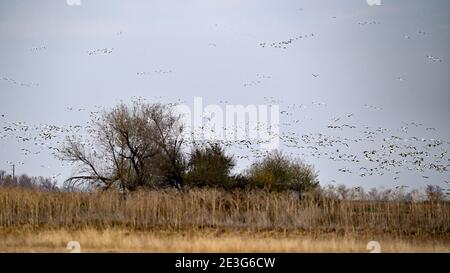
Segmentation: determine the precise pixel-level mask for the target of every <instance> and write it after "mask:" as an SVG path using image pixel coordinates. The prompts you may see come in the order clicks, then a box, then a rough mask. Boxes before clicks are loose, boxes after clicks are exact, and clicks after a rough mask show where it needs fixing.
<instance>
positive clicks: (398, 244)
mask: <svg viewBox="0 0 450 273" xmlns="http://www.w3.org/2000/svg"><path fill="white" fill-rule="evenodd" d="M73 240H74V241H78V242H80V245H81V251H82V252H282V253H283V252H369V251H368V250H367V249H366V246H367V243H368V242H369V241H371V240H377V241H379V242H380V245H381V251H382V252H450V238H449V236H448V235H447V236H445V238H444V237H433V236H426V237H398V236H392V235H386V234H379V235H374V236H367V235H357V234H347V235H343V236H338V235H336V234H334V233H328V234H320V235H312V234H304V233H300V232H289V233H283V232H277V231H261V232H250V231H239V232H236V231H218V230H214V229H206V230H197V231H194V230H190V231H178V232H168V231H163V230H148V231H131V230H126V229H106V230H96V229H83V230H67V229H57V230H48V229H45V230H40V231H30V230H14V231H13V230H2V231H1V232H0V251H1V252H69V250H67V249H66V246H67V243H68V242H69V241H73Z"/></svg>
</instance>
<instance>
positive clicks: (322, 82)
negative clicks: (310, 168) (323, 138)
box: [0, 0, 450, 187]
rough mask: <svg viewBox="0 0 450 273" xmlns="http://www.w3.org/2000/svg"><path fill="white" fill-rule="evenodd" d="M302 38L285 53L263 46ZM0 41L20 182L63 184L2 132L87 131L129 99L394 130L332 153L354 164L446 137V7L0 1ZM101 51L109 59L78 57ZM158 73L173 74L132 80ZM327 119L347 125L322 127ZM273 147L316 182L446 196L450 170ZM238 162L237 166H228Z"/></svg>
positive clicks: (1, 76)
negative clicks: (270, 103) (379, 152)
mask: <svg viewBox="0 0 450 273" xmlns="http://www.w3.org/2000/svg"><path fill="white" fill-rule="evenodd" d="M311 34H314V35H313V36H312V35H311ZM305 35H307V37H305ZM299 36H302V38H301V39H298V40H295V41H293V42H292V43H291V44H289V45H288V46H287V48H286V49H279V48H273V47H270V46H269V44H270V43H272V42H278V41H286V40H289V39H290V38H295V37H299ZM0 41H1V42H0V115H4V117H3V118H0V125H1V127H3V128H0V134H3V135H4V137H3V138H1V137H0V169H5V170H9V169H10V167H9V165H8V163H7V161H14V162H19V161H21V162H23V163H24V164H23V165H21V166H19V167H18V172H19V173H22V172H26V173H28V174H31V175H45V176H51V175H55V174H58V173H62V175H61V176H59V177H58V179H59V180H60V181H62V180H64V178H66V177H67V176H68V175H69V174H70V172H71V169H70V167H67V166H66V167H62V166H61V165H60V164H59V162H58V161H57V160H56V159H54V157H53V156H52V155H51V154H50V153H49V152H48V151H47V152H42V153H39V154H36V155H35V154H33V153H31V154H29V155H24V153H23V150H22V149H24V148H26V149H30V150H32V151H34V150H33V149H34V147H33V145H32V144H30V143H26V142H21V141H17V139H15V138H12V137H7V136H6V135H7V134H9V132H5V127H6V126H10V125H11V123H12V122H26V123H27V124H30V125H36V126H38V125H39V124H44V123H45V124H59V125H64V124H77V123H84V122H86V121H87V120H88V118H89V111H93V110H95V109H96V108H95V105H100V106H103V107H110V106H113V105H115V104H117V103H118V102H120V100H123V101H130V99H131V97H133V96H142V97H145V98H148V99H151V98H152V97H154V96H163V98H164V100H167V101H174V100H177V99H182V100H184V101H187V103H188V104H189V103H190V104H192V102H193V99H194V96H202V97H203V100H204V104H210V103H211V104H212V103H219V101H221V100H227V101H229V103H231V104H244V105H247V104H255V105H258V104H266V103H267V101H266V100H264V97H265V96H266V97H267V96H273V97H275V98H276V99H277V100H279V101H280V107H281V108H282V109H286V107H287V106H288V105H290V104H294V103H295V104H298V105H300V104H303V105H304V106H305V107H302V108H301V109H298V110H296V111H295V113H294V114H293V116H292V117H284V116H282V122H287V121H288V119H289V120H292V119H298V120H300V122H299V123H298V124H297V125H295V126H294V125H290V126H287V127H286V128H281V131H282V132H295V133H296V134H297V135H299V136H301V135H307V134H312V135H315V136H317V134H327V135H331V136H334V137H348V138H352V139H357V138H359V137H361V136H363V135H364V133H363V131H364V130H365V129H364V126H369V127H370V128H371V130H372V129H376V128H379V127H382V128H386V129H389V130H391V131H390V132H388V133H385V135H382V136H379V138H378V139H377V140H376V141H375V142H374V143H369V144H367V143H354V144H352V145H350V147H348V148H341V151H340V153H343V152H342V151H343V149H344V153H345V154H352V155H356V156H357V157H358V158H359V159H361V160H362V161H363V160H364V155H363V154H362V151H364V150H368V149H372V148H373V149H379V148H380V147H381V145H382V144H383V142H382V140H383V138H386V137H390V136H393V135H394V136H400V137H405V138H407V137H413V136H415V137H417V138H419V139H421V138H425V139H441V140H444V141H449V140H450V126H449V124H450V123H449V118H450V108H449V105H450V104H449V103H450V77H449V76H450V65H449V57H450V54H449V53H450V2H449V1H447V0H441V1H438V0H427V1H417V0H405V1H387V0H384V1H383V0H382V5H381V6H369V5H368V4H367V2H366V1H365V0H351V1H331V0H329V1H327V0H322V1H317V0H314V1H287V0H286V1H276V0H245V1H244V0H242V1H237V0H222V1H220V0H217V1H206V0H204V1H199V0H196V1H187V0H183V1H168V0H161V1H112V0H95V1H93V0H91V1H88V0H81V5H80V6H70V5H68V4H67V3H66V1H65V0H58V1H57V0H47V1H43V0H42V1H41V0H40V1H31V0H28V1H4V0H1V1H0ZM260 43H266V44H267V45H266V46H265V47H261V46H260ZM104 48H108V49H113V50H112V52H111V53H110V54H103V53H100V54H93V55H89V54H88V52H90V51H95V50H97V49H104ZM155 70H163V71H172V72H171V73H167V74H158V73H153V74H151V75H137V73H138V72H144V71H148V72H151V71H155ZM257 74H264V75H268V76H270V78H269V79H263V80H261V83H259V84H254V85H251V86H245V83H251V82H252V81H257V80H258V79H259V78H258V76H257ZM312 74H315V75H319V76H317V77H315V76H313V75H312ZM12 79H13V80H12ZM20 83H22V85H21V84H20ZM313 102H321V103H325V104H326V105H317V104H313ZM365 105H371V106H374V107H366V106H365ZM68 107H73V108H74V109H79V108H83V109H86V110H85V111H74V110H72V111H70V110H68V109H67V108H68ZM283 107H284V108H283ZM375 107H376V108H375ZM350 113H353V114H354V115H353V116H351V117H349V118H348V119H345V120H344V118H345V117H346V115H348V114H350ZM338 117H341V118H342V119H341V121H340V122H341V123H342V122H343V121H345V123H348V124H350V125H354V126H357V127H356V128H355V129H345V130H336V129H329V128H327V126H328V125H330V123H331V122H332V121H333V120H334V119H336V118H338ZM402 121H403V122H407V123H411V122H416V123H421V124H423V125H421V126H418V127H416V126H414V125H412V126H411V125H409V126H408V129H407V132H405V131H402V128H401V127H402V126H404V125H405V124H404V123H402ZM426 128H435V129H436V130H431V129H430V130H426ZM427 143H428V142H427ZM419 144H420V143H418V144H417V145H419ZM414 145H416V144H414ZM420 145H421V144H420ZM369 146H370V147H369ZM372 146H373V147H372ZM448 147H449V145H448V142H447V143H444V144H443V145H441V146H440V147H439V148H438V150H433V151H430V160H431V161H430V162H432V161H433V160H434V159H433V155H435V154H431V152H433V153H436V155H439V154H441V153H444V152H445V153H444V154H443V156H442V158H441V161H440V163H442V164H444V165H446V164H449V161H448V157H449V156H448V154H447V153H446V152H447V150H448ZM335 148H336V147H333V148H330V150H335ZM280 149H281V150H284V151H286V152H291V153H293V154H294V155H298V156H300V157H302V158H303V160H305V161H306V162H308V163H311V164H314V165H315V166H316V169H317V170H319V171H320V176H319V178H320V180H321V182H322V183H323V184H327V183H334V182H332V180H335V181H336V183H344V184H347V185H363V186H365V187H372V186H387V187H391V186H394V185H400V184H403V185H410V186H414V187H423V186H424V185H426V184H437V185H440V186H444V187H445V184H443V183H442V182H443V181H445V180H447V181H450V177H449V172H448V171H444V172H436V171H433V170H425V171H424V172H420V171H415V170H408V169H407V168H406V167H405V168H402V167H398V168H395V169H393V170H391V171H390V172H388V171H387V172H386V175H383V176H380V175H372V176H370V177H361V176H360V175H359V174H360V172H361V170H360V168H361V167H362V166H363V165H361V164H356V165H355V164H353V163H350V162H345V161H344V162H342V161H340V162H335V161H334V160H331V159H328V157H329V155H323V152H324V151H323V152H322V154H321V155H320V156H314V155H311V151H309V150H308V149H305V150H302V149H296V148H289V147H285V146H281V147H280ZM248 163H249V162H247V161H245V160H241V161H239V166H238V168H241V169H242V168H245V166H247V165H248ZM340 168H341V169H342V168H349V169H351V170H353V171H352V173H351V174H349V173H345V172H342V171H339V170H338V169H340ZM395 171H400V173H397V174H396V173H395ZM423 176H429V177H430V178H423ZM393 177H399V178H398V179H396V180H395V181H393Z"/></svg>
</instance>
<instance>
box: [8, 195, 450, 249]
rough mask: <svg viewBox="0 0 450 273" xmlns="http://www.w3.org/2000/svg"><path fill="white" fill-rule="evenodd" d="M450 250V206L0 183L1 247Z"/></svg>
mask: <svg viewBox="0 0 450 273" xmlns="http://www.w3.org/2000/svg"><path fill="white" fill-rule="evenodd" d="M71 240H76V241H80V243H81V245H82V249H83V250H84V251H101V252H104V251H120V252H366V251H367V250H366V244H367V242H368V241H370V240H376V241H380V243H381V245H382V251H384V252H450V204H449V203H448V202H411V203H405V202H400V201H389V202H374V201H343V200H336V199H322V200H313V199H308V200H305V199H303V200H299V199H298V198H296V197H295V196H292V195H290V194H288V193H268V192H264V191H234V192H227V191H223V190H214V189H203V190H200V189H196V190H190V191H186V192H179V191H176V190H167V191H140V192H136V193H133V194H131V195H129V196H128V197H127V198H126V199H124V198H122V196H120V195H119V194H117V193H114V192H105V193H73V192H72V193H71V192H37V191H27V190H22V189H17V188H1V189H0V251H7V252H9V251H24V252H32V251H36V252H42V251H43V252H53V251H56V252H65V251H67V250H65V246H66V244H67V242H68V241H71Z"/></svg>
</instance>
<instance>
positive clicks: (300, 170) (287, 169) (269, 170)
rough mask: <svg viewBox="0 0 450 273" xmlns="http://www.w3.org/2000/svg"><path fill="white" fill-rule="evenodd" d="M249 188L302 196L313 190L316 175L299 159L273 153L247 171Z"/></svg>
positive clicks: (312, 169)
mask: <svg viewBox="0 0 450 273" xmlns="http://www.w3.org/2000/svg"><path fill="white" fill-rule="evenodd" d="M246 175H247V178H248V180H249V183H250V186H252V187H257V188H263V189H266V190H269V191H283V190H291V191H296V192H298V193H299V194H304V193H306V192H308V191H311V190H313V189H315V188H316V187H317V186H318V185H319V182H318V180H317V173H316V172H315V170H314V168H313V167H312V166H310V165H307V164H305V163H303V162H302V161H301V160H300V159H292V158H290V157H288V156H286V155H283V154H282V153H281V152H278V151H275V152H272V153H270V154H269V155H267V156H266V157H265V158H264V159H262V160H261V161H258V162H255V163H254V164H253V165H252V166H251V167H250V168H249V169H248V170H247V173H246Z"/></svg>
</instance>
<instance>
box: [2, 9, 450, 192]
mask: <svg viewBox="0 0 450 273" xmlns="http://www.w3.org/2000/svg"><path fill="white" fill-rule="evenodd" d="M299 10H300V11H303V8H300V9H299ZM333 18H335V17H333ZM378 24H380V22H378V21H362V22H358V25H363V26H364V25H378ZM216 27H217V25H216ZM418 33H419V35H426V34H427V33H426V32H424V31H419V32H418ZM116 34H117V35H119V36H121V35H122V34H123V33H122V31H120V32H118V33H116ZM314 37H316V35H315V34H314V33H309V34H302V35H296V36H294V37H291V38H289V39H286V40H281V41H272V42H260V43H259V46H260V47H261V48H266V47H271V48H276V49H288V48H289V47H291V46H293V44H294V43H295V42H298V41H300V40H304V39H309V38H314ZM404 38H405V39H411V36H410V35H404ZM208 46H210V47H217V44H216V43H209V44H208ZM46 49H47V47H46V46H37V47H32V48H30V51H33V52H38V51H42V50H46ZM113 51H114V48H101V49H93V50H88V51H87V54H88V55H109V54H112V53H113ZM427 60H429V61H431V62H433V63H438V62H443V60H442V59H441V58H439V57H436V56H433V55H427ZM170 73H173V71H172V70H163V69H155V70H153V71H142V72H137V73H136V74H137V75H138V76H146V75H165V74H170ZM311 75H312V76H313V77H314V78H318V77H319V74H316V73H312V74H311ZM271 78H272V77H271V76H270V75H266V74H256V79H253V80H251V81H248V82H245V83H244V84H243V86H244V87H251V86H258V85H261V84H263V83H264V82H265V81H267V80H270V79H271ZM0 79H1V80H2V81H5V82H8V83H12V84H15V85H19V86H25V87H38V86H39V84H37V83H32V82H30V83H26V82H21V81H18V80H15V79H13V78H10V77H6V76H2V77H1V78H0ZM397 79H398V80H399V81H403V80H404V78H402V77H398V78H397ZM155 99H157V100H159V99H161V97H155ZM264 100H265V102H266V103H268V104H269V105H273V104H277V105H278V104H282V101H280V100H278V99H277V98H275V97H264ZM179 103H180V102H179V101H178V102H175V103H171V104H172V105H177V104H179ZM220 103H226V104H228V103H229V100H221V101H220ZM327 106H328V105H327V104H326V103H324V102H315V101H313V102H311V106H308V105H306V104H288V105H286V106H285V107H283V108H282V109H281V111H280V114H281V116H282V117H283V119H284V122H282V123H281V124H280V125H279V126H281V127H284V128H282V129H283V130H280V131H279V133H274V132H273V131H268V132H269V134H271V137H276V138H278V139H279V140H280V141H281V144H282V147H285V148H286V150H287V151H289V153H290V154H291V155H294V156H300V157H315V158H318V159H321V160H329V161H333V162H336V163H338V164H341V165H342V164H344V165H346V166H343V167H338V168H337V169H336V171H337V172H339V173H343V174H348V175H357V176H359V177H360V178H365V177H370V176H374V175H376V176H390V178H389V179H391V180H392V181H393V182H396V181H398V180H400V179H401V175H402V174H403V173H406V172H417V173H419V175H418V177H419V178H421V179H429V178H430V173H431V172H437V173H440V174H442V173H444V172H448V171H449V168H450V158H449V157H448V154H447V148H448V145H449V144H450V142H449V141H445V140H441V139H435V138H424V137H419V136H411V135H407V134H409V133H410V132H411V128H413V129H421V130H423V131H424V132H425V133H426V132H434V131H436V128H433V127H426V126H425V125H423V124H422V123H416V122H403V123H402V125H401V126H400V127H399V128H397V130H395V129H392V128H391V129H388V128H381V127H371V126H367V125H359V124H356V123H352V122H351V121H352V119H354V117H355V114H354V113H347V114H343V115H341V116H338V117H332V118H331V121H330V123H329V124H327V125H326V126H325V127H324V128H323V132H322V133H300V132H299V131H298V130H297V129H298V126H299V124H301V123H302V120H301V118H300V117H299V115H298V114H299V112H301V111H303V110H305V109H306V108H308V107H327ZM363 107H364V108H366V109H369V110H377V111H382V110H383V109H382V108H381V107H379V106H373V105H368V104H366V105H364V106H363ZM97 108H98V109H96V110H95V111H90V112H89V116H90V117H91V120H90V121H89V122H88V123H86V124H70V125H54V124H38V125H32V124H27V123H25V122H17V121H8V119H7V114H6V113H5V114H3V113H2V114H1V116H0V117H1V120H0V124H2V125H1V127H0V140H4V141H5V140H11V139H12V140H15V141H16V142H18V143H20V145H23V147H22V148H21V149H20V151H21V153H22V154H23V155H24V156H26V157H30V156H37V155H39V154H41V153H42V152H43V151H47V152H50V153H51V154H53V155H55V156H56V155H57V154H58V153H59V151H60V148H61V145H62V144H63V143H64V141H65V139H66V137H68V136H73V135H77V134H84V135H85V136H86V135H88V134H87V133H88V132H92V130H94V127H93V126H92V122H93V121H96V120H98V119H99V114H100V113H101V111H102V110H101V108H102V107H101V106H98V107H97ZM67 110H68V111H78V112H84V111H87V110H86V109H85V108H75V107H67ZM204 118H205V120H206V121H207V122H208V121H210V120H211V119H210V117H207V116H205V117H204ZM245 126H255V127H258V129H261V128H260V127H261V126H262V125H261V124H259V123H257V124H252V125H250V124H246V125H245ZM223 129H225V130H226V128H223ZM237 129H238V130H244V129H246V128H237ZM205 130H212V129H211V128H209V127H208V126H204V127H202V128H201V132H196V133H197V134H199V135H203V134H204V133H205V132H204V131H205ZM343 131H346V132H347V131H349V132H350V135H351V137H345V136H344V135H345V134H344V133H343ZM206 141H207V142H208V141H209V140H206ZM214 141H215V142H216V141H219V142H220V143H221V144H222V145H224V146H225V147H228V148H230V149H233V150H235V151H237V152H238V153H237V155H236V158H237V159H241V160H249V161H251V160H254V159H259V158H262V157H264V156H265V155H267V153H268V152H267V151H265V150H262V149H260V145H261V144H263V143H264V141H265V140H261V139H249V138H244V139H235V140H214ZM94 142H95V141H94V140H91V141H88V140H87V141H86V142H83V143H82V144H83V145H86V146H87V147H89V148H90V149H91V150H92V151H93V152H95V154H97V151H96V150H95V149H96V146H95V143H94ZM188 144H189V142H188ZM190 144H192V143H190ZM368 147H371V148H370V149H368ZM98 154H100V152H98ZM6 163H7V164H8V165H13V164H14V165H16V166H20V165H23V164H24V163H23V162H11V161H7V162H6ZM62 164H63V166H67V163H62ZM41 167H42V168H48V167H47V166H45V165H41ZM60 175H61V174H60V173H58V174H55V175H53V178H57V177H59V176H60ZM331 182H332V183H336V180H334V179H333V180H332V181H331ZM443 183H444V184H446V185H447V186H450V182H448V181H447V180H444V181H443ZM396 187H400V188H403V187H407V186H404V185H397V186H396ZM447 192H448V193H450V191H449V190H447Z"/></svg>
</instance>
